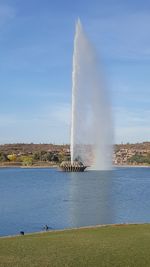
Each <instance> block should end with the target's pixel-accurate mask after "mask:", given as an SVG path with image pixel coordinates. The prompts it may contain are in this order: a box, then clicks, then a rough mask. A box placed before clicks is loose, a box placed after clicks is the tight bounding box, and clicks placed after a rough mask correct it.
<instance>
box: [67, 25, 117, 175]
mask: <svg viewBox="0 0 150 267" xmlns="http://www.w3.org/2000/svg"><path fill="white" fill-rule="evenodd" d="M75 160H79V161H82V163H83V164H84V165H86V166H90V167H91V168H92V169H97V170H105V169H110V168H111V162H112V122H111V112H110V104H109V97H108V93H107V90H106V88H105V86H104V83H103V77H102V73H101V72H100V68H99V64H98V62H97V57H96V54H95V51H94V49H93V47H92V46H91V44H90V42H89V40H88V38H87V36H86V35H85V33H84V31H83V28H82V25H81V22H80V20H78V22H77V24H76V33H75V39H74V53H73V72H72V124H71V163H73V161H75Z"/></svg>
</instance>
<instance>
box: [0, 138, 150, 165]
mask: <svg viewBox="0 0 150 267" xmlns="http://www.w3.org/2000/svg"><path fill="white" fill-rule="evenodd" d="M69 160H70V147H69V145H67V144H66V145H54V144H33V143H31V144H5V145H0V166H1V167H2V166H27V167H31V166H33V167H34V166H35V167H36V166H41V167H48V166H57V165H59V164H60V163H61V162H62V161H69ZM113 164H114V165H135V166H136V165H137V166H138V165H142V166H150V142H143V143H137V144H129V143H128V144H120V145H115V146H114V155H113Z"/></svg>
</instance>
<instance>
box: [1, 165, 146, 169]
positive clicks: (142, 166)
mask: <svg viewBox="0 0 150 267" xmlns="http://www.w3.org/2000/svg"><path fill="white" fill-rule="evenodd" d="M7 168H17V169H18V168H19V169H47V168H48V169H51V168H59V165H45V166H43V165H41V166H40V165H32V166H20V165H16V166H14V165H0V169H7ZM112 168H150V165H113V166H112Z"/></svg>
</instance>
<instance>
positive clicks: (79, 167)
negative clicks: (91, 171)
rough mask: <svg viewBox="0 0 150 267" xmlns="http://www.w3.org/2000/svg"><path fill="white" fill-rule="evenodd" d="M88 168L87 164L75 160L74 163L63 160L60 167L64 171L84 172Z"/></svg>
mask: <svg viewBox="0 0 150 267" xmlns="http://www.w3.org/2000/svg"><path fill="white" fill-rule="evenodd" d="M86 168H87V166H85V165H84V164H83V163H82V162H80V161H74V162H73V163H71V161H63V162H62V163H61V164H60V169H61V170H62V171H64V172H84V170H85V169H86Z"/></svg>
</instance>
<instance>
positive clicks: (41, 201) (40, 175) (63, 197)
mask: <svg viewBox="0 0 150 267" xmlns="http://www.w3.org/2000/svg"><path fill="white" fill-rule="evenodd" d="M129 222H130V223H133V222H150V168H117V169H116V170H113V171H112V172H100V171H86V172H84V173H64V172H59V171H58V170H57V169H18V168H13V169H0V236H3V235H12V234H18V233H19V232H20V231H21V230H23V231H25V232H36V231H41V230H42V227H43V226H44V225H45V224H47V225H49V226H50V227H51V228H52V229H63V228H70V227H78V226H86V225H95V224H109V223H129Z"/></svg>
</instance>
